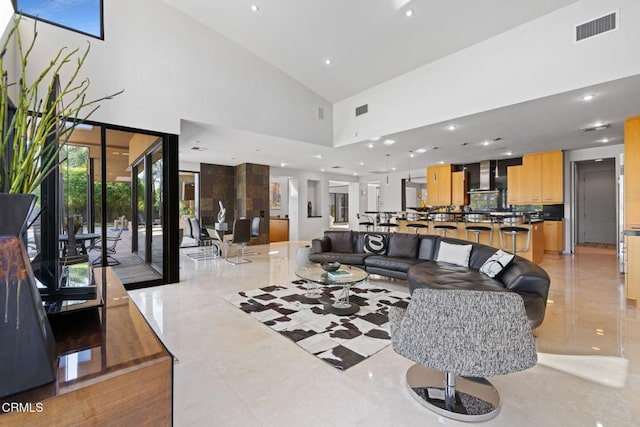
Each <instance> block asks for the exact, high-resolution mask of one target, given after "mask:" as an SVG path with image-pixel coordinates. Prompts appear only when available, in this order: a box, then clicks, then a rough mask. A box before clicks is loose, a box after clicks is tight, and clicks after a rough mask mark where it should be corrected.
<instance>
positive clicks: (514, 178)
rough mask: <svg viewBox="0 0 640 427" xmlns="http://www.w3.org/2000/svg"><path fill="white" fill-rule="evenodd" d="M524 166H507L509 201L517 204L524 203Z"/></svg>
mask: <svg viewBox="0 0 640 427" xmlns="http://www.w3.org/2000/svg"><path fill="white" fill-rule="evenodd" d="M521 175H522V166H509V167H507V203H509V204H510V205H517V204H520V203H523V201H524V197H523V194H522V185H521V180H522V177H521Z"/></svg>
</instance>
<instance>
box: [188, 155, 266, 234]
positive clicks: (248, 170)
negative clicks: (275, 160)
mask: <svg viewBox="0 0 640 427" xmlns="http://www.w3.org/2000/svg"><path fill="white" fill-rule="evenodd" d="M219 200H222V203H223V204H224V207H225V208H226V209H227V223H228V224H229V229H231V228H232V227H233V221H234V219H236V218H240V217H243V216H245V217H247V218H249V219H252V218H253V217H260V218H262V220H261V221H260V237H259V238H257V239H251V242H249V244H265V243H269V166H265V165H257V164H253V163H244V164H241V165H238V166H235V167H233V166H221V165H211V164H206V163H201V164H200V215H201V216H202V223H203V224H208V225H211V224H213V223H215V222H216V217H217V215H218V211H219V210H220V208H219V206H218V201H219Z"/></svg>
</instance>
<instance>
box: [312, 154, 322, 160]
mask: <svg viewBox="0 0 640 427" xmlns="http://www.w3.org/2000/svg"><path fill="white" fill-rule="evenodd" d="M313 157H315V158H316V159H321V158H322V154H315V155H314V156H313Z"/></svg>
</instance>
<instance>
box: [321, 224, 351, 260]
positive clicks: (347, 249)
mask: <svg viewBox="0 0 640 427" xmlns="http://www.w3.org/2000/svg"><path fill="white" fill-rule="evenodd" d="M324 235H325V237H328V238H329V239H330V240H331V252H339V253H344V254H350V253H353V240H352V236H351V230H349V231H325V232H324Z"/></svg>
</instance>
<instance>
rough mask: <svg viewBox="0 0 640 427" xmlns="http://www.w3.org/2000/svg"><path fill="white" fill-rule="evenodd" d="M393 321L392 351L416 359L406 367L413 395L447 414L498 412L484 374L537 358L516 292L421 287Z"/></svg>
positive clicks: (466, 417)
mask: <svg viewBox="0 0 640 427" xmlns="http://www.w3.org/2000/svg"><path fill="white" fill-rule="evenodd" d="M389 318H390V319H389V320H390V322H391V340H392V343H393V349H394V350H395V351H396V352H397V353H399V354H401V355H403V356H404V357H406V358H408V359H411V360H413V361H414V362H417V363H416V364H415V365H413V366H412V367H411V368H409V370H408V371H407V384H408V386H409V390H410V392H411V394H412V395H413V396H414V397H415V398H416V399H417V400H418V401H419V402H420V403H422V404H423V405H424V406H426V407H427V408H429V409H430V410H432V411H434V412H436V413H437V414H439V415H442V416H445V417H448V418H453V419H457V420H461V421H484V420H488V419H491V418H493V417H495V416H496V415H497V414H498V410H499V408H500V396H499V395H498V391H497V390H496V389H495V388H494V387H493V385H492V384H491V383H490V382H489V381H487V380H486V379H484V378H482V377H484V376H494V375H503V374H508V373H512V372H517V371H521V370H524V369H527V368H529V367H531V366H533V365H535V364H536V362H537V354H536V348H535V343H534V340H533V336H532V334H531V328H530V325H529V321H528V319H527V315H526V313H525V309H524V303H523V301H522V297H520V296H519V295H517V294H515V293H512V292H500V291H495V292H494V291H475V290H459V289H455V290H454V289H452V290H442V289H416V290H415V291H414V292H413V295H412V301H411V302H410V303H409V306H408V308H407V309H406V310H401V309H398V308H395V307H393V308H392V309H391V310H390V313H389Z"/></svg>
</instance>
